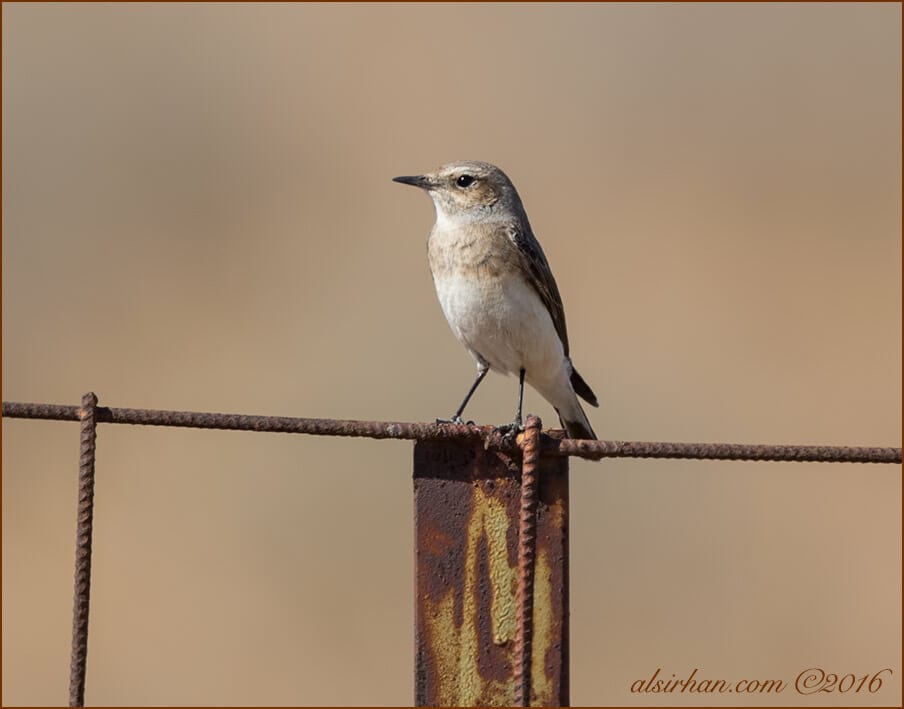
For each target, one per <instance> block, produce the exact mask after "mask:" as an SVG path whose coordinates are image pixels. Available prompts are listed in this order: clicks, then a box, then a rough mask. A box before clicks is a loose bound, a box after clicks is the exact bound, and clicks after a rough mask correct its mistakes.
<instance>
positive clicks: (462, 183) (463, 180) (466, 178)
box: [455, 175, 474, 187]
mask: <svg viewBox="0 0 904 709" xmlns="http://www.w3.org/2000/svg"><path fill="white" fill-rule="evenodd" d="M472 182H474V178H473V177H471V175H461V176H460V177H459V178H458V179H457V180H455V184H457V185H458V186H459V187H467V186H468V185H470V184H471V183H472Z"/></svg>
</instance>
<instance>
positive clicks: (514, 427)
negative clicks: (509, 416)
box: [496, 367, 524, 437]
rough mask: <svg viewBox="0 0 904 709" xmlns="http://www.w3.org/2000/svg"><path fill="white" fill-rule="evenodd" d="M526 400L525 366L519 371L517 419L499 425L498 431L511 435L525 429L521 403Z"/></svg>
mask: <svg viewBox="0 0 904 709" xmlns="http://www.w3.org/2000/svg"><path fill="white" fill-rule="evenodd" d="M523 402H524V367H522V368H521V371H520V372H519V373H518V410H517V411H516V412H515V420H514V421H512V422H511V423H510V424H507V425H505V426H499V427H497V429H496V430H497V431H501V432H503V433H504V434H505V436H507V437H509V436H512V435H515V434H517V433H519V432H520V431H523V430H524V425H523V424H522V420H521V405H522V403H523Z"/></svg>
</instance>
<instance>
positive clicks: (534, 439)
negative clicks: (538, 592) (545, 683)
mask: <svg viewBox="0 0 904 709" xmlns="http://www.w3.org/2000/svg"><path fill="white" fill-rule="evenodd" d="M542 427H543V424H542V422H541V421H540V419H539V418H537V417H536V416H528V417H527V421H526V426H525V428H524V438H523V440H522V442H521V448H522V451H523V454H522V460H521V501H520V507H519V518H518V590H517V601H516V602H517V610H516V621H515V622H516V623H517V630H516V633H515V672H514V675H515V704H516V705H517V706H519V707H529V706H530V702H531V656H532V649H533V637H534V571H535V565H534V557H535V555H536V551H537V486H538V481H537V464H538V462H539V461H540V432H541V430H542Z"/></svg>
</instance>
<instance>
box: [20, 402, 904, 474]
mask: <svg viewBox="0 0 904 709" xmlns="http://www.w3.org/2000/svg"><path fill="white" fill-rule="evenodd" d="M79 411H80V409H79V407H77V406H65V405H59V404H30V403H20V402H8V401H4V402H3V416H4V417H5V418H29V419H50V420H56V421H78V420H79ZM96 420H97V422H98V423H118V424H134V425H144V426H178V427H185V428H213V429H221V430H231V431H269V432H272V433H305V434H311V435H318V436H352V437H365V438H392V439H397V440H419V441H452V440H456V441H463V442H480V443H481V444H482V445H483V446H484V447H486V448H488V449H491V450H496V451H500V452H506V453H509V454H517V453H518V447H517V445H516V444H515V443H514V442H512V441H511V440H510V439H508V438H506V437H505V436H504V435H502V434H501V433H500V432H499V431H498V430H496V429H495V428H494V427H493V426H473V425H472V426H466V425H455V424H445V423H444V424H433V423H405V422H400V421H343V420H337V419H313V418H292V417H288V416H248V415H244V414H219V413H204V412H196V411H161V410H154V409H115V408H106V407H98V408H97V412H96ZM562 436H563V434H562V432H561V431H547V432H546V433H545V434H544V435H543V436H542V441H541V454H542V455H543V456H544V457H547V456H575V457H578V458H587V459H589V460H600V459H602V458H689V459H698V460H761V461H787V462H801V463H803V462H812V463H897V464H900V463H901V449H900V448H864V447H851V446H800V445H752V444H745V443H653V442H645V441H574V440H569V439H564V438H563V437H562Z"/></svg>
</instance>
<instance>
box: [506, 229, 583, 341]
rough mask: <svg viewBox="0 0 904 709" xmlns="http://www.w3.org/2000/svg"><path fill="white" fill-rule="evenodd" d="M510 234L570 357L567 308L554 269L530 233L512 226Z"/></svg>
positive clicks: (524, 270) (522, 267) (523, 267)
mask: <svg viewBox="0 0 904 709" xmlns="http://www.w3.org/2000/svg"><path fill="white" fill-rule="evenodd" d="M507 232H508V237H509V239H511V241H512V243H513V244H514V245H515V249H516V250H517V252H518V256H519V259H520V264H519V265H520V266H521V270H522V272H523V273H524V275H525V276H526V277H527V280H528V282H529V283H530V284H531V285H532V286H533V287H534V290H535V291H537V295H539V296H540V300H542V301H543V305H545V306H546V309H547V310H548V311H549V315H550V317H551V318H552V324H553V325H554V326H555V328H556V332H557V333H558V334H559V339H560V340H562V346H563V347H564V349H565V356H566V357H567V356H568V330H567V328H566V327H565V308H564V307H562V296H560V295H559V287H558V286H557V285H556V279H555V278H553V275H552V269H550V268H549V262H548V261H547V260H546V254H544V253H543V248H542V247H541V246H540V242H539V241H537V238H536V237H535V236H534V235H533V234H532V233H531V232H530V231H529V230H528V231H525V230H523V229H520V228H518V227H516V226H509V227H508V228H507Z"/></svg>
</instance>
